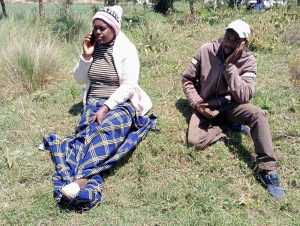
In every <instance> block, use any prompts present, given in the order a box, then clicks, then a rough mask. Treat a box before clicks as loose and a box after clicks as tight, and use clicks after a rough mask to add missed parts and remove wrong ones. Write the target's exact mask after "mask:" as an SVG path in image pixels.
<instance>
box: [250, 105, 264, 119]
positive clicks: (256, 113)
mask: <svg viewBox="0 0 300 226" xmlns="http://www.w3.org/2000/svg"><path fill="white" fill-rule="evenodd" d="M252 119H253V120H260V119H266V115H265V113H264V111H263V110H262V109H261V108H259V107H255V108H254V109H253V111H252Z"/></svg>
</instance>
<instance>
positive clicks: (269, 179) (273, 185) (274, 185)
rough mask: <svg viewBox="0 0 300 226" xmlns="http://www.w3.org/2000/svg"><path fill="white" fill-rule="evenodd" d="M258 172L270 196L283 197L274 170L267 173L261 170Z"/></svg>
mask: <svg viewBox="0 0 300 226" xmlns="http://www.w3.org/2000/svg"><path fill="white" fill-rule="evenodd" d="M259 174H260V178H261V180H262V182H263V183H264V184H265V185H266V186H267V189H268V192H269V193H270V195H271V196H273V197H274V198H277V199H280V198H283V197H284V193H283V191H282V188H281V187H280V184H279V178H278V174H277V173H276V172H271V173H269V172H268V171H266V170H263V171H261V172H260V173H259Z"/></svg>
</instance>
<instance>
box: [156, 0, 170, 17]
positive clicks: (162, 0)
mask: <svg viewBox="0 0 300 226" xmlns="http://www.w3.org/2000/svg"><path fill="white" fill-rule="evenodd" d="M173 2H174V0H155V2H154V5H153V10H154V11H155V12H158V13H162V14H165V15H166V14H168V13H170V12H171V11H172V10H173Z"/></svg>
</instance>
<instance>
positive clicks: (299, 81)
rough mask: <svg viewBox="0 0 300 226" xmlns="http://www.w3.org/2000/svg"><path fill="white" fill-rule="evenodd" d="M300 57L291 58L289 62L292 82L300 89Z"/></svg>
mask: <svg viewBox="0 0 300 226" xmlns="http://www.w3.org/2000/svg"><path fill="white" fill-rule="evenodd" d="M299 62H300V55H296V56H294V57H293V58H291V60H290V62H289V69H290V75H291V79H292V82H293V83H294V84H296V85H297V86H299V87H300V64H299Z"/></svg>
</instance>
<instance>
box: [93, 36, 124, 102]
mask: <svg viewBox="0 0 300 226" xmlns="http://www.w3.org/2000/svg"><path fill="white" fill-rule="evenodd" d="M113 46H114V41H112V42H110V43H108V44H105V45H101V44H98V43H97V44H96V46H95V51H94V53H93V59H94V60H93V63H92V65H91V67H90V70H89V72H88V77H89V80H90V82H91V87H90V90H89V92H88V98H90V97H93V98H95V99H108V98H109V97H110V96H111V94H113V93H114V92H115V91H116V89H117V88H118V87H119V86H120V82H119V76H118V74H117V71H116V67H115V64H114V60H113V55H112V52H113Z"/></svg>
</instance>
